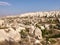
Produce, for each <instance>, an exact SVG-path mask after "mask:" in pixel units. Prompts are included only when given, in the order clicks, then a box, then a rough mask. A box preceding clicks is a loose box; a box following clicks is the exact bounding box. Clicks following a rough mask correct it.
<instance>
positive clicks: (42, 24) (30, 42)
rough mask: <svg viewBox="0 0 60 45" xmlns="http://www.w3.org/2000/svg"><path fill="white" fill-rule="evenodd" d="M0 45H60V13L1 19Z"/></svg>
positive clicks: (22, 15) (50, 12)
mask: <svg viewBox="0 0 60 45" xmlns="http://www.w3.org/2000/svg"><path fill="white" fill-rule="evenodd" d="M0 45H60V11H49V12H34V13H25V14H21V15H18V16H5V17H1V18H0Z"/></svg>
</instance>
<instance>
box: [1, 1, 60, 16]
mask: <svg viewBox="0 0 60 45" xmlns="http://www.w3.org/2000/svg"><path fill="white" fill-rule="evenodd" d="M51 10H60V0H0V16H5V15H18V14H21V13H28V12H39V11H51Z"/></svg>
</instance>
